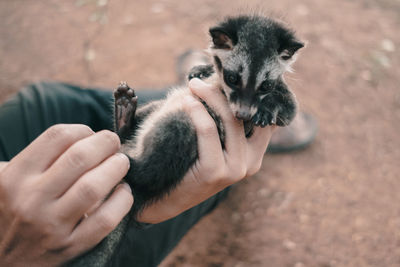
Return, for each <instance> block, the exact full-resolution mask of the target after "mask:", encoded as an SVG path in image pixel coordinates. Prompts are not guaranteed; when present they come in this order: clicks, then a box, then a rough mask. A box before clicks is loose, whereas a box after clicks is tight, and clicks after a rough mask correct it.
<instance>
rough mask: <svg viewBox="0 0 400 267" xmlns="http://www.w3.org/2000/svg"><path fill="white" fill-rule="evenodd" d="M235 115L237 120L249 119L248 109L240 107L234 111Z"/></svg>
mask: <svg viewBox="0 0 400 267" xmlns="http://www.w3.org/2000/svg"><path fill="white" fill-rule="evenodd" d="M235 116H236V118H238V119H239V120H244V121H249V120H250V119H251V113H250V110H244V109H240V110H238V111H236V112H235Z"/></svg>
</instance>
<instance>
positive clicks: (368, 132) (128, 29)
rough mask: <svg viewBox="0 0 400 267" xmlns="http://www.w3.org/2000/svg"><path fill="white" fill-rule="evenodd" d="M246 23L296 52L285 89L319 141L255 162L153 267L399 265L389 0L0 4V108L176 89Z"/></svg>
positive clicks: (399, 111)
mask: <svg viewBox="0 0 400 267" xmlns="http://www.w3.org/2000/svg"><path fill="white" fill-rule="evenodd" d="M248 11H257V12H258V11H261V12H262V13H264V14H267V15H269V16H272V17H275V18H279V19H281V20H284V21H286V22H287V23H288V24H289V25H290V26H291V27H292V28H293V29H295V30H296V32H297V35H298V36H299V37H300V38H301V39H302V40H305V41H307V48H306V49H304V50H303V51H302V52H301V54H300V56H299V58H298V61H297V62H296V64H295V66H294V68H295V70H296V71H295V73H293V74H290V75H287V76H286V79H287V81H288V83H289V84H290V86H291V88H292V89H293V90H294V92H295V93H296V95H297V96H298V99H299V102H300V105H301V108H302V110H305V111H307V112H309V113H311V114H313V115H314V116H315V117H316V118H317V119H318V122H319V133H318V137H317V140H316V142H315V143H314V144H313V145H312V146H311V147H310V148H308V149H307V150H305V151H301V152H297V153H292V154H286V155H266V156H265V158H264V162H263V166H262V169H261V171H260V172H259V173H258V174H257V175H255V176H254V177H252V178H249V179H247V180H245V181H243V182H241V183H240V184H238V185H237V186H235V187H234V188H233V190H232V192H231V194H230V196H229V198H228V199H227V201H225V202H224V203H223V204H221V206H219V207H218V208H217V210H216V211H215V212H213V213H212V214H211V215H209V216H208V217H206V218H204V219H203V220H202V221H201V222H200V223H199V224H198V225H197V226H196V227H195V228H194V229H193V230H191V231H190V232H189V234H188V235H187V236H186V237H185V238H184V239H183V240H182V242H181V243H180V244H179V246H178V247H177V248H176V249H175V250H174V251H173V252H172V253H171V254H170V255H169V256H168V258H167V259H166V260H165V261H164V263H163V264H162V266H163V267H166V266H212V267H218V266H221V267H222V266H237V267H240V266H278V267H279V266H285V267H286V266H288V267H306V266H318V267H333V266H400V193H399V191H400V176H399V172H400V126H399V123H400V89H399V84H400V71H399V70H400V53H399V51H400V32H399V28H400V1H399V0H379V1H378V0H375V1H374V0H336V1H330V0H301V1H300V0H299V1H291V0H269V1H255V0H248V1H233V0H220V1H214V0H212V1H211V0H197V1H185V0H158V1H155V0H146V1H144V0H143V1H130V0H108V1H107V0H70V1H56V0H36V1H29V0H13V1H11V0H0V101H4V100H5V99H6V98H7V97H8V96H10V95H11V94H12V93H13V92H16V90H18V89H20V88H21V87H22V86H23V85H26V84H28V83H31V82H34V81H39V80H58V81H65V82H70V83H74V84H79V85H83V86H91V87H93V86H99V87H103V88H112V87H115V86H116V85H117V83H118V82H119V81H120V80H126V81H128V83H129V84H130V85H131V86H133V87H136V88H151V87H165V86H168V85H171V84H174V83H175V82H176V79H177V77H176V72H175V60H176V58H177V56H179V55H180V54H181V53H183V52H184V51H185V50H186V49H188V48H193V49H204V48H206V47H207V45H208V42H209V37H208V36H207V29H208V27H210V26H211V25H213V24H214V23H215V22H216V21H218V20H219V19H221V18H223V17H224V16H225V15H229V14H237V13H238V12H241V13H246V12H248Z"/></svg>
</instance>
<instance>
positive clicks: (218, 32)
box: [210, 27, 233, 50]
mask: <svg viewBox="0 0 400 267" xmlns="http://www.w3.org/2000/svg"><path fill="white" fill-rule="evenodd" d="M210 35H211V37H212V41H213V44H214V47H213V48H217V49H229V50H230V49H232V48H233V41H232V37H231V36H230V35H229V34H228V33H227V32H226V31H225V30H224V29H223V28H221V27H214V28H211V29H210Z"/></svg>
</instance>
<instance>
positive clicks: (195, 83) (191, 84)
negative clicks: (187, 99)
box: [189, 78, 207, 88]
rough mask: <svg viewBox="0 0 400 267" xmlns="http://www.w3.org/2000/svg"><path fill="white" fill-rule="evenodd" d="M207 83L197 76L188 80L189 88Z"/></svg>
mask: <svg viewBox="0 0 400 267" xmlns="http://www.w3.org/2000/svg"><path fill="white" fill-rule="evenodd" d="M205 85H207V84H206V83H205V82H203V81H202V80H200V79H198V78H194V79H191V80H190V82H189V87H190V88H198V87H202V86H205Z"/></svg>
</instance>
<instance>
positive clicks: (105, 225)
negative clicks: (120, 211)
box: [97, 212, 118, 232]
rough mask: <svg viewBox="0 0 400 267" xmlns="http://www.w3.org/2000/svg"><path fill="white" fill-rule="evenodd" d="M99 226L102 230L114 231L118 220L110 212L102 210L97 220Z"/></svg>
mask: <svg viewBox="0 0 400 267" xmlns="http://www.w3.org/2000/svg"><path fill="white" fill-rule="evenodd" d="M97 223H98V224H99V227H100V229H101V230H102V231H105V232H109V231H112V230H113V229H114V228H115V227H117V225H118V221H117V220H116V219H115V218H114V217H113V216H111V215H110V214H108V213H105V212H100V213H99V218H98V220H97Z"/></svg>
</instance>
